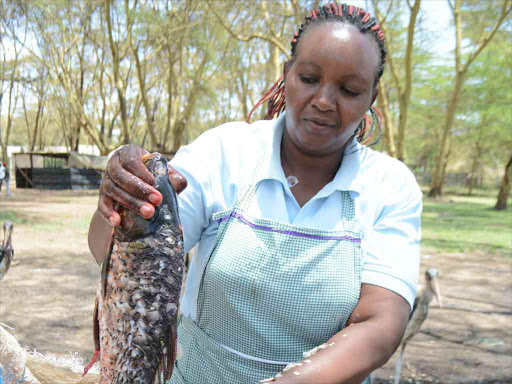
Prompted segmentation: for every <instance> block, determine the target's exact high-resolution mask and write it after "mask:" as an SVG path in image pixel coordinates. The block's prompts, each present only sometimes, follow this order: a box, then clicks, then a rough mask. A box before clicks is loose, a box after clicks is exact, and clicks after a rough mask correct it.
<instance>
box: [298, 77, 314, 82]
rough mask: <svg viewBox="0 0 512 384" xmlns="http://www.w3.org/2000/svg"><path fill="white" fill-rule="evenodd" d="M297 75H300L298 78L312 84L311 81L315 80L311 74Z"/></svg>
mask: <svg viewBox="0 0 512 384" xmlns="http://www.w3.org/2000/svg"><path fill="white" fill-rule="evenodd" d="M299 77H300V80H301V81H302V82H303V83H306V84H312V83H314V82H316V78H314V77H312V76H299Z"/></svg>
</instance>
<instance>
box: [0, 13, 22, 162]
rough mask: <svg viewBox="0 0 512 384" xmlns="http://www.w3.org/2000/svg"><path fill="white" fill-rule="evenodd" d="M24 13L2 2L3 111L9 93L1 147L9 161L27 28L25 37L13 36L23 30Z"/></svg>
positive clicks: (0, 132) (0, 79)
mask: <svg viewBox="0 0 512 384" xmlns="http://www.w3.org/2000/svg"><path fill="white" fill-rule="evenodd" d="M23 21H24V20H23V13H22V12H20V11H19V9H18V8H17V7H15V6H7V4H4V3H1V4H0V47H1V48H2V65H1V68H2V69H1V72H0V111H2V103H3V100H4V95H6V94H7V125H6V127H5V131H4V129H3V127H2V119H1V118H0V147H1V148H2V159H3V161H8V156H7V146H8V145H9V138H10V135H11V129H12V123H13V118H14V113H15V111H16V107H17V104H18V99H19V95H20V82H22V81H24V79H23V78H22V76H20V70H21V66H22V64H23V60H22V58H21V54H22V52H23V46H24V42H25V39H26V29H25V31H24V32H25V33H24V37H23V38H22V39H21V40H20V41H17V40H16V39H14V38H13V37H14V36H15V35H16V33H17V31H18V30H19V29H21V30H22V31H23ZM5 38H9V42H10V48H11V55H10V56H8V54H7V52H8V50H7V49H6V47H7V46H6V41H4V39H5Z"/></svg>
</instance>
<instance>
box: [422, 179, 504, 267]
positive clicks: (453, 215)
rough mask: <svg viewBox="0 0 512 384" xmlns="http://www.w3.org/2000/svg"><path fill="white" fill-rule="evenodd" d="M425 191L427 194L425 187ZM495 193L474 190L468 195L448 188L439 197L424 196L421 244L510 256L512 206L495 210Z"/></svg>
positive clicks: (450, 249)
mask: <svg viewBox="0 0 512 384" xmlns="http://www.w3.org/2000/svg"><path fill="white" fill-rule="evenodd" d="M424 193H425V196H427V193H428V189H425V190H424ZM496 196H497V191H496V190H477V191H474V194H473V195H472V196H467V194H466V193H465V191H464V192H462V191H461V190H460V189H447V190H445V192H444V195H443V198H442V199H430V198H428V197H425V198H424V200H423V215H422V247H423V248H430V249H433V250H435V251H436V252H452V253H453V252H465V251H482V252H490V253H500V254H503V255H506V256H508V257H512V207H511V206H509V207H508V208H507V209H506V210H504V211H496V210H494V209H493V207H494V204H495V203H496ZM511 200H512V199H511ZM510 202H512V201H510V200H509V204H510Z"/></svg>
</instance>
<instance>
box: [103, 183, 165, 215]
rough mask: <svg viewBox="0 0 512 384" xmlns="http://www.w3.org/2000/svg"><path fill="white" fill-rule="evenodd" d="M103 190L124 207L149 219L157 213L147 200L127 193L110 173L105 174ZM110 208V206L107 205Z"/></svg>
mask: <svg viewBox="0 0 512 384" xmlns="http://www.w3.org/2000/svg"><path fill="white" fill-rule="evenodd" d="M101 192H102V193H103V194H104V195H106V196H107V197H109V198H111V199H112V200H114V201H116V202H117V203H118V204H120V205H122V206H123V207H125V208H127V209H129V210H131V211H133V212H135V213H137V214H138V215H141V216H142V217H144V218H146V219H149V218H151V217H152V216H153V214H154V213H155V207H154V206H153V205H152V204H149V203H148V202H147V201H145V200H142V199H139V198H138V197H136V196H134V195H132V194H130V193H127V192H126V191H124V190H123V189H122V188H120V187H119V186H118V185H117V184H116V183H114V182H113V180H112V179H111V178H110V176H109V175H107V174H106V175H105V177H104V178H103V182H102V187H101ZM107 209H108V207H107Z"/></svg>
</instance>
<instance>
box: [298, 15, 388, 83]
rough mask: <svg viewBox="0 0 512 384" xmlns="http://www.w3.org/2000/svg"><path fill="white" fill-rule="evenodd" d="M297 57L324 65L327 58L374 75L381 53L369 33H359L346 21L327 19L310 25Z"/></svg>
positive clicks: (340, 64) (345, 66) (368, 74)
mask: <svg viewBox="0 0 512 384" xmlns="http://www.w3.org/2000/svg"><path fill="white" fill-rule="evenodd" d="M296 60H297V61H299V62H300V61H311V62H313V63H315V64H322V63H323V64H325V65H327V64H329V62H330V63H331V64H332V65H334V66H342V67H343V69H345V70H349V71H353V72H357V73H358V74H359V75H361V76H371V77H372V78H374V77H375V75H376V73H377V69H378V66H379V61H380V57H379V49H378V46H377V43H376V42H375V41H374V40H373V38H372V36H370V35H365V34H362V33H361V32H360V31H359V30H358V29H357V28H356V27H354V26H353V25H351V24H348V23H340V22H326V23H321V24H313V25H311V26H310V27H309V29H307V30H306V31H305V33H304V34H303V35H302V36H301V38H300V40H299V43H298V46H297V55H296ZM340 69H341V67H340Z"/></svg>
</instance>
